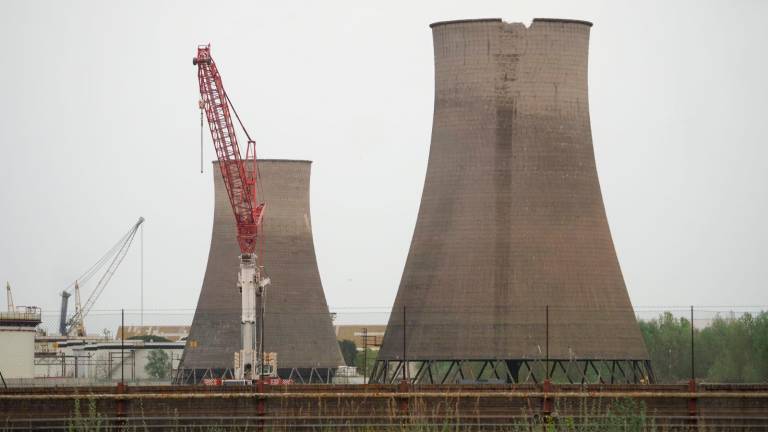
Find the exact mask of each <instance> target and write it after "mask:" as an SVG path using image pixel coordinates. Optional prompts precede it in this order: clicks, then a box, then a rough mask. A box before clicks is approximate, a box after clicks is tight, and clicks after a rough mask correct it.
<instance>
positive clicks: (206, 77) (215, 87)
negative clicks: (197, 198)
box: [192, 45, 264, 254]
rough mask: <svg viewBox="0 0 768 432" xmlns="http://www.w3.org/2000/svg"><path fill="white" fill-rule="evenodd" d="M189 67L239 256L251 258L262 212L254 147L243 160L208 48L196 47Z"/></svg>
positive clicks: (217, 71) (226, 101) (227, 103)
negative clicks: (234, 227)
mask: <svg viewBox="0 0 768 432" xmlns="http://www.w3.org/2000/svg"><path fill="white" fill-rule="evenodd" d="M192 64H193V65H196V66H197V78H198V81H199V84H200V96H201V97H202V107H203V109H204V110H205V115H206V118H207V119H208V127H209V128H210V129H211V137H212V138H213V146H214V147H215V149H216V157H217V158H218V160H219V169H220V170H221V176H222V178H223V179H224V186H225V187H226V189H227V195H228V196H229V202H230V204H231V205H232V211H233V212H234V214H235V221H236V224H237V242H238V244H239V245H240V252H242V253H248V254H251V253H253V252H254V251H255V250H256V238H257V236H258V233H259V229H260V225H261V218H262V213H263V210H264V204H257V200H256V169H255V168H256V167H255V161H256V154H255V153H256V151H255V143H254V141H253V140H251V139H249V140H248V149H247V151H246V159H245V160H243V159H242V158H241V156H240V147H239V146H238V144H237V135H236V134H235V127H234V124H233V123H232V116H231V115H230V112H229V106H230V104H231V103H230V101H229V97H228V96H227V92H226V90H224V85H223V84H222V81H221V75H219V70H218V68H217V67H216V63H215V62H214V61H213V58H212V57H211V46H210V45H201V46H198V47H197V57H195V58H194V59H193V60H192ZM247 134H248V133H247V131H246V135H247ZM248 160H252V161H253V163H254V166H253V169H252V170H251V171H250V172H249V170H248V169H247V167H246V165H245V162H246V161H248Z"/></svg>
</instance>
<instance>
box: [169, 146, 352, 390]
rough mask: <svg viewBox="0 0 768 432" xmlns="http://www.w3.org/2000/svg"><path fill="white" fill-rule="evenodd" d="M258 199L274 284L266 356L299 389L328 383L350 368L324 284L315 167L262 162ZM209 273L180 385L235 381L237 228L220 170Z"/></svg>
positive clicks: (266, 329) (216, 171) (215, 171)
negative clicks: (312, 183) (313, 198)
mask: <svg viewBox="0 0 768 432" xmlns="http://www.w3.org/2000/svg"><path fill="white" fill-rule="evenodd" d="M257 163H258V168H259V182H260V190H259V199H261V200H263V201H264V202H266V203H267V206H266V212H265V216H264V224H263V231H262V235H261V239H262V240H260V244H263V252H262V251H259V250H257V253H259V255H260V257H261V258H262V260H263V265H264V268H265V271H266V273H267V275H268V276H269V277H270V278H271V279H272V284H271V285H270V286H269V287H268V289H267V295H266V314H265V325H264V332H265V337H264V339H265V342H264V344H265V347H264V348H265V351H267V352H276V353H277V361H278V373H279V375H280V376H281V377H283V378H292V379H294V380H295V381H296V382H310V381H311V382H316V381H327V380H329V379H330V377H331V376H332V374H333V371H334V370H335V368H336V367H338V366H339V365H343V364H344V361H343V359H342V356H341V352H340V351H339V346H338V343H337V342H336V337H335V335H334V331H333V324H332V322H331V315H330V313H329V310H328V304H327V303H326V300H325V294H324V293H323V286H322V283H321V282H320V274H319V272H318V268H317V261H316V259H315V247H314V243H313V240H312V224H311V217H310V212H309V176H310V167H311V162H309V161H297V160H271V159H262V160H259V161H258V162H257ZM213 165H214V169H213V170H212V173H213V179H214V181H213V183H214V195H215V208H214V218H213V233H212V235H211V248H210V252H209V255H208V267H207V269H206V271H205V278H204V279H203V287H202V290H201V292H200V299H199V300H198V304H197V309H196V311H195V317H194V320H193V321H192V328H191V330H190V334H189V338H188V340H187V345H186V347H185V348H184V354H183V358H182V362H181V366H180V373H179V374H178V375H177V381H178V382H181V383H196V382H199V381H200V380H201V379H203V378H216V377H225V378H226V377H231V375H232V368H233V355H234V353H235V352H236V351H238V350H239V349H240V294H239V292H238V288H237V272H238V269H239V261H238V256H239V254H240V249H239V248H238V244H237V237H236V227H235V221H234V217H233V215H232V209H231V207H230V203H229V199H228V197H227V192H226V189H225V188H224V182H223V181H222V178H221V173H220V172H219V168H218V162H214V163H213Z"/></svg>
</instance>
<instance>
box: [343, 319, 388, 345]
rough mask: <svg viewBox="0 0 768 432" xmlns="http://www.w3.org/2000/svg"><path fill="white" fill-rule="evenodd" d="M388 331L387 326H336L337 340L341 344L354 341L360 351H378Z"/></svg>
mask: <svg viewBox="0 0 768 432" xmlns="http://www.w3.org/2000/svg"><path fill="white" fill-rule="evenodd" d="M386 329H387V326H385V325H359V324H339V325H336V326H334V330H335V331H336V340H337V341H339V342H341V341H343V340H349V341H352V342H354V343H355V346H356V347H357V350H358V351H362V350H363V349H365V348H368V349H372V350H374V351H378V349H379V347H380V346H381V342H382V340H383V339H384V331H385V330H386Z"/></svg>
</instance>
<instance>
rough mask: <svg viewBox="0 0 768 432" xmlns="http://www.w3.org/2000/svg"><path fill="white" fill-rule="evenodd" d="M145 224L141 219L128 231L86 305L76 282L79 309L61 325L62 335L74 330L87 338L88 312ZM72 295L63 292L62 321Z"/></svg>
mask: <svg viewBox="0 0 768 432" xmlns="http://www.w3.org/2000/svg"><path fill="white" fill-rule="evenodd" d="M142 223H144V218H143V217H140V218H139V220H138V221H137V222H136V223H135V224H134V225H133V227H131V229H130V230H129V231H128V233H127V234H125V236H123V238H122V239H121V241H120V242H119V243H118V248H117V252H116V253H115V255H114V257H113V258H112V261H110V263H109V265H108V266H107V269H106V271H105V272H104V274H103V275H101V278H100V279H99V281H98V282H97V283H96V286H95V287H94V288H93V291H92V292H91V295H89V296H88V299H87V300H86V301H85V304H84V305H82V306H80V287H79V285H78V282H77V281H75V295H76V300H77V305H76V306H77V308H76V310H75V314H74V315H72V317H71V318H69V319H68V320H67V321H66V322H65V323H64V325H61V324H60V325H59V327H60V328H59V330H60V331H61V334H62V335H65V334H66V335H68V334H70V333H71V332H72V331H73V330H76V331H77V333H78V334H77V335H78V336H85V334H80V333H85V327H84V322H83V320H84V319H85V316H86V315H88V312H90V311H91V308H93V305H94V304H96V300H98V299H99V297H100V296H101V293H102V292H104V288H105V287H106V286H107V284H108V283H109V281H110V280H111V279H112V276H114V274H115V272H116V271H117V268H118V267H119V266H120V263H122V262H123V259H124V258H125V256H126V255H127V254H128V250H129V249H130V248H131V244H132V243H133V238H134V237H135V236H136V232H137V231H138V230H139V226H141V224H142ZM70 295H71V294H70V293H68V292H67V291H66V290H65V291H64V292H62V321H63V320H64V317H66V303H67V299H68V298H69V296H70Z"/></svg>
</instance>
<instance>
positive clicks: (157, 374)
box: [144, 349, 171, 380]
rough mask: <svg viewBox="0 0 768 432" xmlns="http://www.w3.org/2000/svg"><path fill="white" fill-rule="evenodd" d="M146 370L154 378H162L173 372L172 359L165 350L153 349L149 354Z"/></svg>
mask: <svg viewBox="0 0 768 432" xmlns="http://www.w3.org/2000/svg"><path fill="white" fill-rule="evenodd" d="M144 370H145V371H146V372H147V374H149V376H151V377H152V378H154V379H158V380H162V379H166V378H168V376H169V375H170V374H171V359H170V358H169V357H168V353H166V352H165V351H163V350H159V349H156V350H152V351H150V352H149V354H148V355H147V365H146V366H144Z"/></svg>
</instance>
